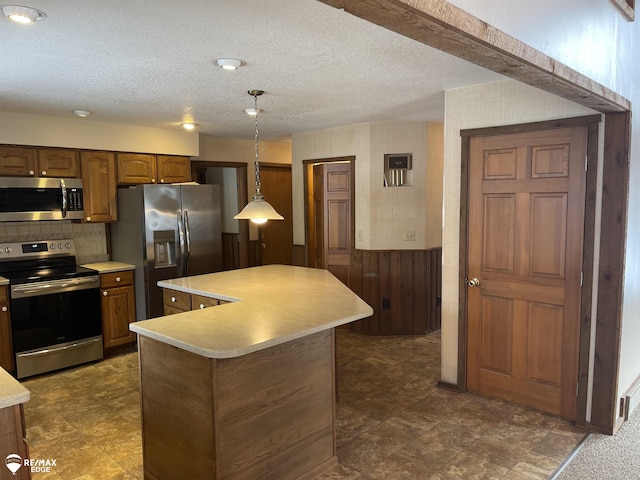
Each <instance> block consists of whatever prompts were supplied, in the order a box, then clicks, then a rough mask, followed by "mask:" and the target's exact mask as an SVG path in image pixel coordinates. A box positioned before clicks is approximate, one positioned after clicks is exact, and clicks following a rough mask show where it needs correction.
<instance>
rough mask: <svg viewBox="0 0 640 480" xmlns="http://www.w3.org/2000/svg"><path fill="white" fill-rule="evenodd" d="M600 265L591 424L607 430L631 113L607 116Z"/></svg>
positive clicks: (612, 403) (613, 400)
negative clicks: (594, 386) (594, 387)
mask: <svg viewBox="0 0 640 480" xmlns="http://www.w3.org/2000/svg"><path fill="white" fill-rule="evenodd" d="M604 137H605V138H604V173H603V178H602V182H603V186H602V223H601V226H600V231H601V232H602V234H601V238H600V270H599V272H598V285H599V286H598V300H597V318H596V332H597V334H596V339H595V348H596V352H595V359H594V370H593V384H594V385H597V386H598V388H597V389H594V393H593V399H592V406H591V424H592V425H594V426H595V427H597V428H598V430H599V431H603V432H605V433H608V434H612V433H613V432H614V431H615V428H616V426H617V425H618V423H617V421H616V419H617V417H618V408H617V401H618V399H617V390H618V373H619V368H620V340H621V339H620V336H621V331H622V295H623V288H624V281H623V280H624V258H625V240H626V232H627V203H628V195H629V146H630V141H631V113H630V112H625V113H618V114H608V115H606V116H605V135H604Z"/></svg>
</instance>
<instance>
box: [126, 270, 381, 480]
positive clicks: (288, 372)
mask: <svg viewBox="0 0 640 480" xmlns="http://www.w3.org/2000/svg"><path fill="white" fill-rule="evenodd" d="M158 285H159V286H161V287H163V288H165V289H170V290H174V291H178V292H184V293H188V294H191V295H200V296H204V297H209V298H215V299H219V300H224V301H227V302H230V303H225V304H224V305H221V306H214V307H209V308H204V309H199V310H194V311H189V312H185V313H179V314H175V315H169V316H165V317H160V318H155V319H151V320H145V321H142V322H137V323H134V324H132V325H131V326H130V328H131V330H133V331H135V332H136V333H138V345H139V355H140V382H141V396H142V429H143V450H144V470H145V478H147V479H152V480H155V479H157V480H165V479H167V480H169V479H178V478H179V479H183V478H194V479H195V478H202V479H205V478H206V479H217V480H218V479H219V480H221V479H238V480H240V479H271V478H272V479H278V480H287V479H311V478H315V477H317V476H319V475H321V474H322V473H324V472H326V471H327V470H329V469H330V468H332V467H333V466H335V465H336V463H337V458H336V456H335V452H336V447H335V334H334V330H333V329H334V327H338V326H340V325H344V324H347V323H349V322H352V321H354V320H358V319H361V318H365V317H368V316H370V315H372V313H373V310H372V309H371V307H370V306H369V305H367V304H366V303H365V302H363V301H362V300H361V299H360V298H359V297H357V296H356V295H355V294H354V293H353V292H351V291H350V290H349V289H348V288H347V287H346V286H344V285H343V284H342V283H341V282H340V281H339V280H337V279H336V278H335V277H334V276H333V275H331V274H330V273H329V272H327V271H325V270H318V269H309V268H302V267H291V266H284V265H269V266H263V267H255V268H248V269H240V270H232V271H227V272H220V273H214V274H208V275H199V276H195V277H186V278H180V279H175V280H167V281H161V282H158Z"/></svg>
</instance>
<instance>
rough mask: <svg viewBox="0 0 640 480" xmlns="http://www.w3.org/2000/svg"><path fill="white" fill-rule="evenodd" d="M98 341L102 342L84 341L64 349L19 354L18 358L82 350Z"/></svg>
mask: <svg viewBox="0 0 640 480" xmlns="http://www.w3.org/2000/svg"><path fill="white" fill-rule="evenodd" d="M98 340H100V339H99V338H92V339H91V340H87V341H84V342H75V343H72V344H70V345H64V346H62V347H56V348H43V349H42V350H38V351H35V352H28V353H18V354H17V356H18V357H22V358H24V357H38V356H41V355H53V354H54V353H58V352H63V351H65V350H69V349H70V348H82V347H86V346H87V345H93V344H94V343H96V342H97V341H98Z"/></svg>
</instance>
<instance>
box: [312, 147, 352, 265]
mask: <svg viewBox="0 0 640 480" xmlns="http://www.w3.org/2000/svg"><path fill="white" fill-rule="evenodd" d="M335 162H349V168H350V177H351V178H350V181H351V185H350V186H349V188H350V189H351V199H350V204H351V212H350V213H351V225H350V227H349V228H350V229H351V232H350V233H349V235H351V257H352V259H353V252H354V251H355V249H356V244H355V241H356V237H355V235H356V216H355V212H356V202H355V196H356V157H355V155H348V156H344V157H331V158H318V159H313V160H303V161H302V179H303V191H304V245H305V248H304V264H305V265H309V247H310V245H309V238H308V234H309V202H308V198H309V195H313V192H310V191H309V180H308V170H309V166H310V165H313V164H316V163H335Z"/></svg>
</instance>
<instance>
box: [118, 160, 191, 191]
mask: <svg viewBox="0 0 640 480" xmlns="http://www.w3.org/2000/svg"><path fill="white" fill-rule="evenodd" d="M189 181H191V161H190V160H189V157H181V156H175V155H157V156H156V155H151V154H147V153H118V184H120V185H137V184H141V183H178V182H189Z"/></svg>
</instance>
